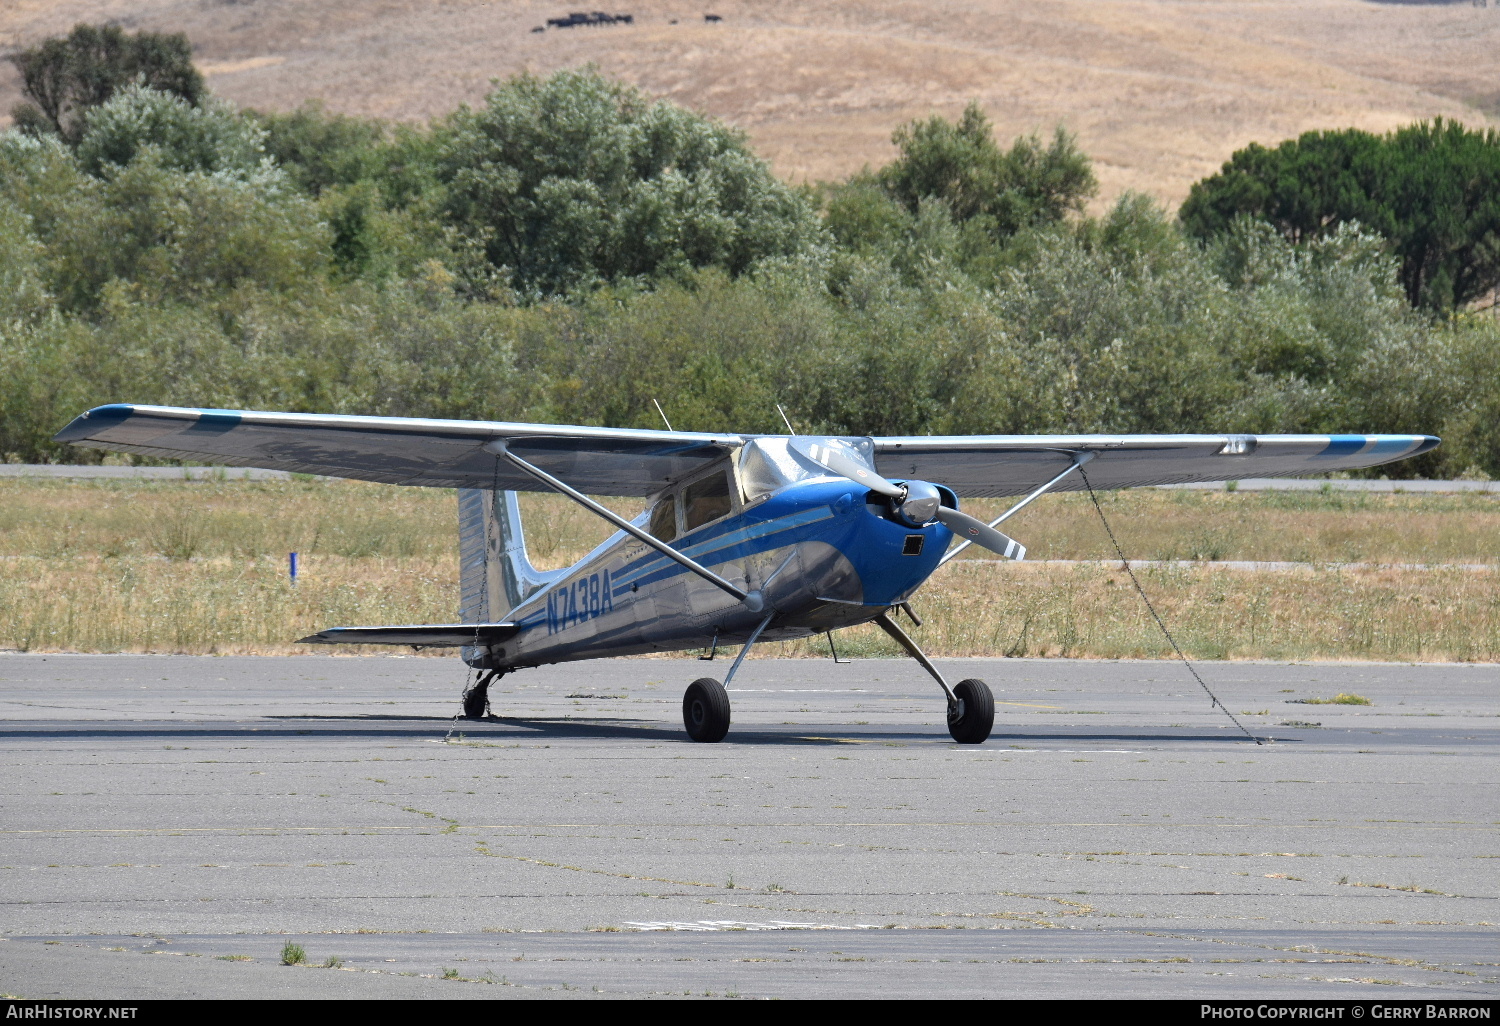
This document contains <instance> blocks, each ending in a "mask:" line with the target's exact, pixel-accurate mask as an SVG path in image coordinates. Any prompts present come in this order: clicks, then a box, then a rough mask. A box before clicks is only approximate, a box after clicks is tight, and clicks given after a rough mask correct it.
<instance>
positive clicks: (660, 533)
mask: <svg viewBox="0 0 1500 1026" xmlns="http://www.w3.org/2000/svg"><path fill="white" fill-rule="evenodd" d="M646 530H647V531H649V532H650V533H651V536H652V537H653V538H660V539H661V540H662V541H671V540H672V539H673V538H676V537H677V499H676V497H674V496H673V495H672V494H670V493H668V494H666V495H663V496H662V497H661V498H660V499H659V500H657V503H656V505H655V506H653V507H652V508H651V523H650V524H649V525H648V526H647V528H646Z"/></svg>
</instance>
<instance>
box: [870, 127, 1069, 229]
mask: <svg viewBox="0 0 1500 1026" xmlns="http://www.w3.org/2000/svg"><path fill="white" fill-rule="evenodd" d="M891 141H892V142H894V143H895V144H896V146H897V147H898V148H899V149H900V151H901V155H900V156H899V157H897V158H896V160H894V161H893V162H891V163H890V164H888V165H886V166H885V167H884V168H882V169H881V170H880V173H879V179H880V182H881V184H882V185H883V186H884V187H885V189H886V191H887V192H889V193H890V195H891V196H892V197H893V198H895V199H896V200H898V201H899V202H900V203H901V204H902V205H904V206H905V207H906V208H907V210H909V211H910V212H911V213H913V214H915V213H916V212H917V209H918V207H919V206H920V205H921V202H922V201H923V200H924V199H939V200H942V201H943V202H945V203H946V204H947V205H948V208H949V210H950V211H951V212H952V214H953V218H954V220H956V221H961V222H963V221H969V220H972V219H975V218H981V217H982V218H986V219H987V222H988V227H989V228H990V230H991V231H992V233H993V234H994V235H996V236H997V237H1002V238H1003V237H1006V236H1009V235H1013V234H1015V233H1016V232H1017V231H1018V230H1020V229H1021V228H1023V227H1026V226H1028V225H1040V224H1051V223H1055V222H1057V221H1060V220H1062V219H1063V218H1064V217H1065V216H1067V214H1069V213H1070V212H1078V211H1081V210H1082V209H1083V205H1084V203H1086V202H1087V201H1088V198H1089V197H1090V196H1092V195H1093V194H1094V191H1095V190H1096V189H1097V187H1098V183H1097V181H1096V180H1095V178H1094V172H1093V169H1092V168H1091V167H1090V165H1089V159H1088V157H1087V156H1086V155H1085V154H1083V153H1081V152H1080V151H1079V150H1078V148H1077V146H1076V145H1075V144H1074V140H1073V137H1072V136H1071V135H1069V134H1068V133H1067V132H1065V131H1064V130H1063V129H1062V128H1061V127H1059V128H1058V129H1057V131H1056V133H1055V134H1054V135H1053V137H1052V142H1051V144H1050V145H1045V146H1044V145H1043V144H1042V141H1041V139H1040V138H1038V137H1037V136H1035V135H1029V136H1022V137H1020V138H1018V139H1017V140H1016V141H1015V142H1014V143H1013V144H1012V145H1011V148H1010V150H1009V151H1008V152H1006V151H1002V150H1001V149H1000V147H999V146H997V145H996V144H995V137H994V132H993V130H992V128H991V126H990V122H989V119H988V118H986V117H985V115H984V111H983V110H982V109H980V107H979V104H978V103H970V104H969V105H968V106H967V107H966V108H964V112H963V114H962V116H961V117H960V118H959V119H958V121H957V122H956V123H955V122H951V121H947V120H945V119H944V118H940V117H937V116H933V117H931V118H928V119H927V120H926V121H913V122H911V123H909V124H906V125H903V126H902V127H900V128H898V129H897V130H896V132H895V134H894V135H893V136H892V137H891Z"/></svg>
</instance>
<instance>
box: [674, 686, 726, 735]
mask: <svg viewBox="0 0 1500 1026" xmlns="http://www.w3.org/2000/svg"><path fill="white" fill-rule="evenodd" d="M682 725H683V726H685V727H686V728H687V732H688V737H690V738H692V739H693V740H694V741H702V742H704V743H705V744H713V743H714V742H716V741H722V740H724V735H725V734H727V733H729V692H727V691H725V690H724V685H722V684H720V683H719V682H718V681H716V680H714V679H713V678H712V677H700V678H698V679H697V680H695V681H693V682H692V683H691V684H689V685H688V689H687V693H686V694H684V695H683V696H682Z"/></svg>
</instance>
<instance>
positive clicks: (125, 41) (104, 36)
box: [10, 24, 204, 144]
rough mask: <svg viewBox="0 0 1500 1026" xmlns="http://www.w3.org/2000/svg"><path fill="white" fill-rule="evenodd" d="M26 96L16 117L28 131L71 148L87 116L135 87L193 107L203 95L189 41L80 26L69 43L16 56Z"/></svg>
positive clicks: (54, 41)
mask: <svg viewBox="0 0 1500 1026" xmlns="http://www.w3.org/2000/svg"><path fill="white" fill-rule="evenodd" d="M10 61H11V63H12V64H14V65H15V66H16V70H18V71H19V72H20V73H21V89H22V92H23V93H24V94H25V95H26V96H27V97H28V99H29V100H30V101H31V102H29V103H21V104H18V105H17V106H16V107H15V109H14V110H13V111H12V116H13V117H14V118H15V120H16V124H17V125H18V126H19V127H20V128H22V129H23V130H26V131H30V132H34V133H37V134H41V133H56V134H58V135H60V136H62V137H63V139H65V140H66V141H67V142H68V143H69V144H73V143H76V142H77V141H78V140H79V138H80V137H81V136H82V134H83V128H84V115H85V114H86V113H87V111H88V110H89V109H90V108H93V107H97V106H99V105H100V104H102V103H104V102H105V101H106V100H108V99H109V98H110V97H111V96H113V95H114V94H115V91H116V90H118V89H120V88H121V87H122V86H125V85H128V84H130V83H132V82H139V83H140V84H142V85H145V86H149V87H150V88H152V89H159V90H161V91H163V92H168V93H172V94H173V95H175V96H179V97H181V98H182V99H183V100H185V101H187V102H188V103H190V104H195V105H196V104H197V103H198V101H199V100H200V98H201V97H202V95H203V91H204V86H203V76H202V75H200V74H199V73H198V69H197V68H195V67H193V51H192V46H191V44H189V43H188V39H187V36H186V35H184V34H182V33H180V32H178V33H173V34H170V35H169V34H161V33H155V32H138V33H136V34H135V35H126V34H125V33H124V32H122V31H121V30H120V29H119V28H118V27H117V26H114V25H87V24H79V25H75V26H74V27H73V31H72V32H70V33H68V35H67V36H66V37H61V38H59V37H55V36H54V37H53V38H51V39H46V40H43V41H42V42H41V43H40V44H38V45H37V46H34V47H31V48H30V49H26V50H22V51H21V52H19V53H16V54H12V55H11V57H10Z"/></svg>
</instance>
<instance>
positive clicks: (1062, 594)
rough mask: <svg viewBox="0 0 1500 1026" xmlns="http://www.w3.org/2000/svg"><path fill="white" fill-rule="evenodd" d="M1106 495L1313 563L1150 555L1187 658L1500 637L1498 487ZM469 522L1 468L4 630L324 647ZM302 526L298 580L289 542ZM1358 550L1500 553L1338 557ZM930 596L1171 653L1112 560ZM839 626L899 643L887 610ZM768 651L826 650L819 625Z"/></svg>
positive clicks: (82, 638)
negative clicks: (879, 620) (866, 626)
mask: <svg viewBox="0 0 1500 1026" xmlns="http://www.w3.org/2000/svg"><path fill="white" fill-rule="evenodd" d="M1044 503H1045V504H1044ZM1044 503H1039V504H1038V507H1039V508H1033V509H1032V510H1028V511H1026V512H1024V513H1023V514H1022V515H1021V516H1018V517H1017V518H1016V519H1015V520H1013V521H1012V522H1011V524H1010V525H1009V527H1010V529H1011V530H1012V531H1013V532H1014V533H1015V534H1016V535H1017V536H1018V537H1021V538H1023V539H1024V540H1025V541H1026V542H1027V543H1028V544H1029V545H1031V546H1032V552H1033V554H1034V555H1035V556H1037V557H1039V558H1041V559H1048V558H1056V559H1100V558H1105V557H1107V556H1108V555H1109V550H1108V548H1107V546H1108V542H1107V540H1106V539H1105V538H1104V536H1103V534H1102V531H1101V530H1100V528H1099V526H1098V522H1097V520H1096V519H1094V513H1093V511H1092V508H1091V507H1090V506H1088V505H1087V499H1086V497H1083V496H1077V495H1070V496H1055V497H1051V498H1050V499H1048V500H1044ZM617 505H618V504H617ZM984 505H985V504H983V503H974V504H973V506H972V507H971V508H975V509H979V508H980V507H983V506H984ZM526 506H527V511H528V516H529V520H528V524H529V531H530V533H531V534H532V542H533V550H534V551H542V552H545V553H546V556H547V558H545V559H541V557H540V556H539V559H540V561H542V562H545V563H547V564H548V565H562V564H564V563H566V562H569V561H571V560H572V559H574V558H576V557H577V556H578V555H580V554H582V552H584V551H586V550H587V549H588V548H589V547H591V546H592V545H593V544H594V543H596V542H597V541H598V540H599V539H600V538H601V537H603V535H604V534H605V533H606V530H605V528H603V526H602V525H599V524H597V522H596V521H594V519H593V518H591V517H589V516H587V515H586V514H583V513H581V512H579V511H577V510H576V508H575V507H573V506H572V505H571V504H567V503H565V502H564V501H562V500H559V499H556V498H554V497H550V496H528V497H527V498H526ZM1106 508H1107V509H1108V510H1109V515H1110V516H1111V518H1112V520H1113V522H1114V524H1115V528H1116V531H1117V533H1118V534H1119V535H1120V536H1121V538H1122V541H1123V542H1124V543H1125V545H1126V546H1127V549H1128V550H1129V553H1130V555H1132V557H1135V558H1141V559H1146V558H1156V559H1163V558H1165V559H1173V558H1197V557H1201V556H1210V555H1211V556H1214V557H1216V558H1221V559H1241V560H1267V559H1272V560H1309V561H1312V562H1313V564H1314V565H1312V566H1308V567H1306V568H1302V569H1298V570H1293V571H1264V570H1234V569H1228V568H1224V567H1217V566H1211V565H1210V566H1195V567H1187V568H1181V567H1162V568H1150V569H1145V570H1143V571H1141V579H1142V581H1143V583H1144V584H1145V587H1146V588H1147V590H1148V592H1149V593H1150V594H1151V596H1152V599H1153V600H1154V601H1155V602H1156V603H1157V607H1158V609H1159V610H1160V611H1161V613H1162V615H1163V617H1164V618H1165V619H1166V621H1167V623H1168V624H1169V625H1170V626H1171V627H1172V629H1173V631H1174V633H1175V634H1176V635H1177V638H1178V640H1179V642H1180V643H1181V644H1182V645H1183V647H1184V648H1185V649H1187V650H1188V652H1189V654H1191V655H1193V656H1194V657H1196V658H1215V659H1217V658H1277V659H1340V658H1359V659H1395V660H1408V659H1421V660H1484V661H1489V660H1495V659H1500V588H1497V583H1500V581H1497V574H1500V530H1497V527H1500V524H1497V521H1496V518H1497V517H1500V499H1496V498H1494V497H1490V496H1485V495H1451V496H1441V495H1440V496H1423V495H1358V494H1347V493H1332V494H1320V493H1250V492H1239V493H1202V492H1166V491H1138V492H1126V493H1118V494H1113V495H1110V496H1108V497H1107V498H1106ZM627 511H628V510H627ZM455 520H456V516H455V510H454V502H453V497H452V493H450V492H444V491H437V490H426V489H404V488H392V487H382V486H378V485H366V484H360V483H357V482H323V481H305V482H303V481H293V482H267V483H249V482H223V483H165V482H162V483H157V482H149V483H120V482H78V483H72V482H28V481H14V480H11V481H5V482H0V558H3V567H4V572H3V575H0V647H8V648H17V649H24V650H30V651H138V652H139V651H151V652H216V653H267V654H285V653H291V652H298V651H322V652H326V651H328V649H327V648H326V647H321V646H320V647H319V648H317V649H311V648H302V647H299V646H296V645H293V644H290V642H291V641H292V640H294V639H295V638H297V637H300V636H302V635H304V634H308V633H312V632H313V631H315V630H318V629H321V628H323V627H330V626H336V625H354V624H379V623H413V622H416V623H420V622H429V623H431V622H445V621H447V620H449V619H450V618H451V617H452V616H453V615H454V607H455V605H456V594H457V587H456V578H457V565H456V564H457V561H456V558H455V553H454V549H455V534H456V531H455ZM294 547H295V548H296V549H297V551H299V552H300V553H302V554H303V556H302V577H301V582H300V583H299V584H298V585H296V586H293V585H292V584H291V583H290V582H289V581H288V580H287V577H286V563H285V559H286V552H287V551H289V550H291V549H292V548H294ZM184 557H186V558H184ZM1348 560H1364V561H1375V562H1397V563H1444V562H1464V563H1493V564H1495V566H1496V568H1495V569H1479V570H1465V569H1456V568H1446V569H1443V568H1439V569H1429V570H1412V569H1399V568H1391V567H1371V568H1347V567H1345V568H1340V567H1337V566H1333V565H1327V564H1331V563H1336V562H1342V561H1348ZM916 604H917V607H918V610H919V612H921V614H922V615H923V616H924V617H925V619H926V625H925V626H924V627H923V628H922V629H921V630H920V631H919V632H918V635H919V637H920V638H921V640H922V642H923V644H924V645H925V646H927V647H928V649H929V650H930V651H931V652H933V654H936V655H950V656H963V655H999V654H1008V655H1016V656H1020V655H1030V656H1048V655H1059V656H1061V655H1066V656H1087V657H1102V658H1122V657H1147V658H1156V657H1165V656H1167V655H1168V654H1169V651H1168V649H1167V646H1166V644H1165V642H1164V641H1163V640H1162V639H1161V637H1160V635H1159V633H1157V631H1156V628H1155V626H1154V625H1153V624H1152V623H1151V621H1150V620H1149V618H1148V617H1147V614H1146V613H1145V610H1144V609H1143V607H1142V605H1141V603H1140V600H1139V597H1138V596H1136V595H1135V594H1134V593H1133V590H1132V589H1131V587H1130V583H1129V580H1128V578H1126V577H1125V576H1124V575H1123V574H1122V573H1120V572H1119V570H1118V568H1117V567H1111V566H1109V565H1099V564H1079V565H1067V564H1062V565H1059V564H1055V563H1054V564H1049V563H1045V562H1035V563H1031V562H1028V563H1022V564H1004V565H1002V564H997V563H991V562H981V561H961V562H959V563H957V564H955V565H954V566H951V567H948V568H946V569H944V570H943V571H941V572H940V573H939V574H938V575H936V577H935V578H934V579H933V581H932V582H931V583H930V584H928V585H927V587H926V588H924V589H923V591H922V592H921V593H920V594H919V595H918V599H917V603H916ZM839 643H840V648H841V649H843V650H848V651H849V652H850V653H852V654H856V655H887V654H890V655H893V654H895V652H894V650H893V649H892V648H891V647H890V646H889V644H888V643H887V642H886V641H885V639H884V638H883V636H880V635H878V634H877V633H875V632H873V631H865V630H856V631H850V632H846V633H845V634H844V635H841V637H840V642H839ZM364 651H366V652H368V651H369V650H368V649H366V650H364ZM761 654H764V655H777V654H781V655H824V654H826V643H825V642H822V641H821V640H814V641H810V642H801V643H792V644H786V645H768V646H765V647H764V648H763V649H762V650H761Z"/></svg>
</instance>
